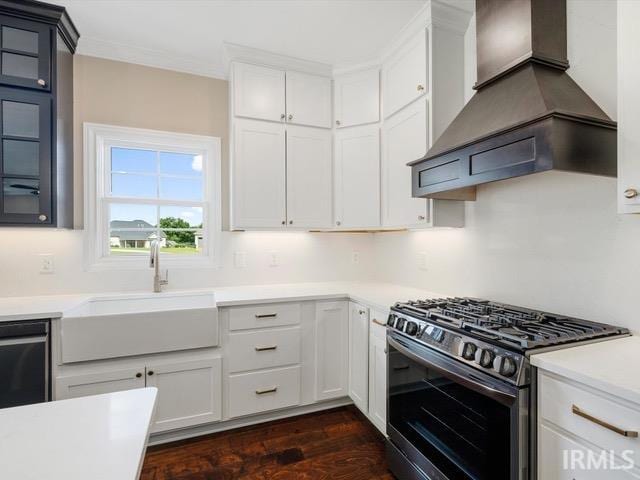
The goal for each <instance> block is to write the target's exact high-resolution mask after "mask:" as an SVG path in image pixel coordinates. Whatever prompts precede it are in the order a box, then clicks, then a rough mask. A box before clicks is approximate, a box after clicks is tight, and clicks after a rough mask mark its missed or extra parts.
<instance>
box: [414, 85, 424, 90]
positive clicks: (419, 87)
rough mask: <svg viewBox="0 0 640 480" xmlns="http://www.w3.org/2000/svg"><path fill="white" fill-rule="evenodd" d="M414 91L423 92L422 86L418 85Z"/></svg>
mask: <svg viewBox="0 0 640 480" xmlns="http://www.w3.org/2000/svg"><path fill="white" fill-rule="evenodd" d="M416 90H418V91H419V92H421V91H423V90H424V85H420V84H418V86H417V87H416Z"/></svg>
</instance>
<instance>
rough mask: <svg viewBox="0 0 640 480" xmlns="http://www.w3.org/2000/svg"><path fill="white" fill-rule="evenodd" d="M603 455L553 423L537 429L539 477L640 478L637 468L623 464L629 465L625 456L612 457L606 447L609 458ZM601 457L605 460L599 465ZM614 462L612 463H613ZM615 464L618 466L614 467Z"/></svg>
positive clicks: (564, 479)
mask: <svg viewBox="0 0 640 480" xmlns="http://www.w3.org/2000/svg"><path fill="white" fill-rule="evenodd" d="M565 452H566V453H565ZM616 453H618V452H616ZM601 455H602V453H601V452H599V451H593V450H590V449H589V448H588V447H587V446H585V445H582V444H581V443H579V442H577V441H575V440H574V439H571V438H569V437H567V436H565V435H563V434H561V433H559V432H557V431H555V430H553V429H552V428H550V427H547V426H545V425H541V426H540V429H539V432H538V478H540V479H544V480H547V479H549V480H552V479H553V480H578V479H579V480H603V479H607V480H633V479H637V478H638V477H637V476H636V475H635V474H637V471H636V470H631V469H628V468H627V469H621V468H620V467H625V466H627V467H628V465H627V462H626V461H625V459H624V458H612V457H610V456H609V454H608V452H607V451H605V455H604V458H605V459H606V461H604V460H601ZM590 459H591V460H590ZM598 461H600V462H602V463H600V464H599V465H598V464H597V462H598ZM612 462H613V465H611V463H612ZM612 466H614V467H616V468H611V467H612ZM632 472H633V473H632Z"/></svg>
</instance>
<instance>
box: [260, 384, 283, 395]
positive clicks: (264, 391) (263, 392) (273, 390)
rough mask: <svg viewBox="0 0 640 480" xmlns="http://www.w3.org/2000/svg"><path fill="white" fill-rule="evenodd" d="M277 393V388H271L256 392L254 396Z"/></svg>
mask: <svg viewBox="0 0 640 480" xmlns="http://www.w3.org/2000/svg"><path fill="white" fill-rule="evenodd" d="M277 391H278V387H277V386H276V387H271V388H267V389H265V390H256V395H264V394H265V393H275V392H277Z"/></svg>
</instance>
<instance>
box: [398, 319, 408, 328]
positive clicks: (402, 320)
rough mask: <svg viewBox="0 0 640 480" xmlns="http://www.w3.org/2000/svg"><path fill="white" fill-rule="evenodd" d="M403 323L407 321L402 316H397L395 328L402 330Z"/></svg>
mask: <svg viewBox="0 0 640 480" xmlns="http://www.w3.org/2000/svg"><path fill="white" fill-rule="evenodd" d="M405 323H407V321H406V320H405V319H404V318H398V319H397V320H396V328H397V329H398V330H402V329H403V328H404V324H405Z"/></svg>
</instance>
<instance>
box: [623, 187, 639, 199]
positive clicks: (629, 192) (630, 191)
mask: <svg viewBox="0 0 640 480" xmlns="http://www.w3.org/2000/svg"><path fill="white" fill-rule="evenodd" d="M637 196H638V190H636V189H635V188H627V189H626V190H625V191H624V198H635V197H637Z"/></svg>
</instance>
